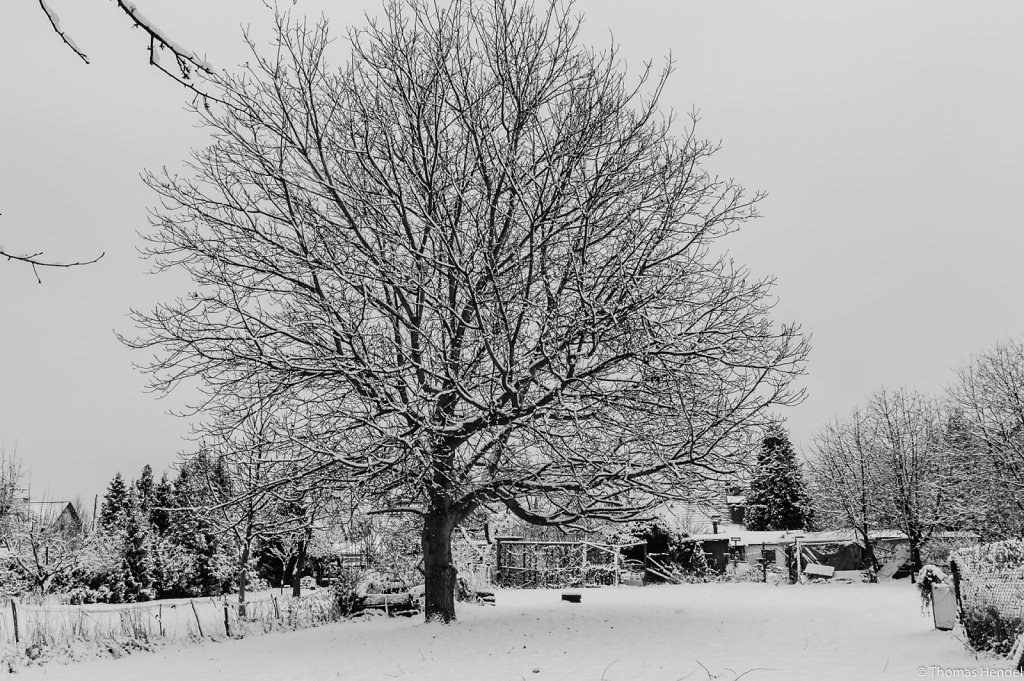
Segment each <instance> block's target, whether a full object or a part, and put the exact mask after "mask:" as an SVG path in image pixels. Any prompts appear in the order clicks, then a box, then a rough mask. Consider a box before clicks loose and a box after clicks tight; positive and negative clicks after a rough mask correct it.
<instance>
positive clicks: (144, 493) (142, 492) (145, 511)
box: [135, 463, 155, 522]
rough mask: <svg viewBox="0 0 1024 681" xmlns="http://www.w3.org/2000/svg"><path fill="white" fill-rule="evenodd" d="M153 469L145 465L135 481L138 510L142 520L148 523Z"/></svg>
mask: <svg viewBox="0 0 1024 681" xmlns="http://www.w3.org/2000/svg"><path fill="white" fill-rule="evenodd" d="M154 491H155V490H154V484H153V468H152V467H151V466H150V465H149V464H148V463H147V464H146V465H145V466H143V467H142V473H141V474H140V475H139V479H138V480H136V481H135V493H136V496H137V498H138V501H139V509H140V510H141V511H142V518H143V519H144V520H145V521H146V522H149V511H150V508H151V507H152V505H153V493H154Z"/></svg>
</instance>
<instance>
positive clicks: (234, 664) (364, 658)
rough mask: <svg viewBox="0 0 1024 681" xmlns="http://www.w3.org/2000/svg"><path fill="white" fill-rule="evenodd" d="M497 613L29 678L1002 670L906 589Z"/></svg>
mask: <svg viewBox="0 0 1024 681" xmlns="http://www.w3.org/2000/svg"><path fill="white" fill-rule="evenodd" d="M497 601H498V605H497V607H479V606H467V605H463V606H461V608H460V610H459V617H460V621H459V623H458V624H455V625H452V626H449V627H444V626H436V625H434V626H427V625H424V624H422V623H421V622H420V621H419V620H418V619H416V620H408V619H384V618H379V619H374V620H371V621H355V622H344V623H340V624H336V625H331V626H327V627H322V628H319V629H310V630H306V631H299V632H290V633H283V634H271V635H267V636H258V637H253V638H249V639H245V640H240V641H225V642H221V643H207V644H206V645H203V646H199V647H194V648H184V649H177V650H171V649H165V650H162V651H160V652H157V653H154V654H146V653H143V654H136V655H133V656H131V657H128V658H124V659H121V660H94V661H88V662H82V663H78V664H73V665H69V666H62V665H56V664H54V665H47V666H45V667H41V668H33V669H28V670H25V672H24V673H23V674H22V678H25V679H35V678H47V679H54V680H57V679H69V680H70V679H74V680H75V681H92V680H94V679H95V680H100V679H103V680H104V681H110V680H116V679H149V680H153V681H156V680H163V679H166V680H168V681H170V680H173V681H203V680H205V679H211V680H212V679H223V680H229V679H239V680H241V679H244V680H246V681H270V680H273V681H283V680H290V679H301V680H308V681H313V680H320V679H324V680H326V679H332V680H335V679H341V680H343V681H350V680H351V681H355V680H357V679H375V680H377V679H379V680H391V679H410V680H415V681H434V680H437V681H441V680H444V681H463V680H465V681H477V680H481V681H482V680H489V679H494V680H499V679H500V680H505V679H510V680H511V679H514V680H521V679H526V680H528V681H545V680H546V681H562V680H569V679H580V680H587V681H602V680H604V681H621V680H624V679H643V680H645V681H646V680H651V681H662V680H664V681H677V680H679V679H723V680H728V679H737V678H739V677H740V676H742V678H743V679H746V680H747V681H761V680H763V681H775V680H777V681H789V680H800V679H808V680H810V679H814V680H817V679H823V680H831V679H851V680H852V679H856V680H857V681H865V680H869V679H876V678H877V679H919V678H926V679H927V678H948V676H946V675H944V673H943V672H941V670H940V669H931V668H933V667H934V668H958V669H963V668H967V669H973V670H981V669H982V668H986V667H987V668H997V667H998V668H1006V663H1005V662H1004V661H1002V660H998V659H994V658H989V657H983V658H981V659H976V658H975V656H974V655H972V654H971V653H969V652H968V651H967V650H966V649H965V648H964V646H963V645H962V644H961V643H960V641H958V640H957V639H956V638H955V637H954V635H953V634H952V633H947V632H940V631H935V630H934V629H932V626H931V619H930V617H925V616H923V615H922V614H921V611H920V601H919V599H918V597H917V591H916V590H915V589H913V588H912V587H911V586H910V585H909V584H907V583H906V582H905V581H903V582H899V583H890V584H878V585H867V584H827V585H824V584H821V585H800V586H790V585H783V586H773V585H770V584H699V585H686V586H652V587H646V588H641V587H620V588H617V589H593V590H589V589H588V590H584V591H583V602H582V603H580V604H570V603H565V602H562V601H560V600H559V592H557V591H499V592H498V594H497ZM922 667H924V668H925V670H924V674H921V673H920V671H919V670H920V668H922ZM1004 673H1005V672H1004ZM973 674H974V675H980V672H973ZM967 675H968V676H970V675H972V673H971V672H968V673H967ZM959 676H960V677H963V676H964V674H962V673H961V674H959Z"/></svg>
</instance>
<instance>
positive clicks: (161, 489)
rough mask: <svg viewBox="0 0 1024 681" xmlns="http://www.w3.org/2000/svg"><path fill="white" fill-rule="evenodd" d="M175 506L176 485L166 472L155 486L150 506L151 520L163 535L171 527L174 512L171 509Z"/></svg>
mask: <svg viewBox="0 0 1024 681" xmlns="http://www.w3.org/2000/svg"><path fill="white" fill-rule="evenodd" d="M174 506H175V498H174V486H173V485H172V484H171V481H170V480H168V479H167V473H166V472H165V473H164V474H163V475H161V476H160V482H158V483H157V484H156V485H155V486H154V487H153V497H152V502H151V503H150V507H149V522H150V524H151V525H152V526H153V528H154V529H155V530H156V531H157V532H158V533H160V534H161V535H163V534H167V533H168V531H169V530H170V529H171V525H172V523H173V522H174V518H173V515H174V513H173V511H171V510H170V509H172V508H174Z"/></svg>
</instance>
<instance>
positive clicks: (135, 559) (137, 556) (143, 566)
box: [120, 466, 153, 601]
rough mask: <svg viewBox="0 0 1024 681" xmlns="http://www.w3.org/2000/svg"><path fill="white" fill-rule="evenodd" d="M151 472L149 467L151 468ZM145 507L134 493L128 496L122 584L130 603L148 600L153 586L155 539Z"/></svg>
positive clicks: (126, 598) (122, 560)
mask: <svg viewBox="0 0 1024 681" xmlns="http://www.w3.org/2000/svg"><path fill="white" fill-rule="evenodd" d="M147 468H148V466H147ZM142 513H143V511H142V505H141V501H140V499H139V496H138V494H136V493H135V492H134V491H132V492H130V493H129V495H128V513H127V515H126V516H125V519H124V528H123V529H124V552H123V555H122V559H121V575H120V577H121V582H122V584H123V585H124V598H125V600H127V601H135V600H148V598H146V596H145V595H144V594H145V593H146V590H148V589H149V588H150V587H152V585H153V576H152V573H153V565H152V557H151V555H150V553H151V545H152V535H151V533H150V531H149V523H148V522H146V520H145V519H144V517H143V515H142Z"/></svg>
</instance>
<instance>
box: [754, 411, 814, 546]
mask: <svg viewBox="0 0 1024 681" xmlns="http://www.w3.org/2000/svg"><path fill="white" fill-rule="evenodd" d="M745 517H746V527H747V529H748V530H800V529H808V528H809V526H810V524H811V520H812V514H811V505H810V497H809V496H808V494H807V488H806V486H805V485H804V479H803V473H802V471H801V469H800V463H799V462H798V461H797V459H796V454H795V453H794V451H793V445H792V444H790V442H789V435H788V434H787V433H786V431H785V429H784V428H783V427H782V426H781V425H779V424H775V425H773V426H771V427H770V428H769V429H768V432H767V433H766V434H765V436H764V438H763V439H762V441H761V449H760V451H759V452H758V454H757V470H756V472H755V473H754V478H753V479H752V480H751V481H750V493H749V494H748V495H747V510H746V516H745Z"/></svg>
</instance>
